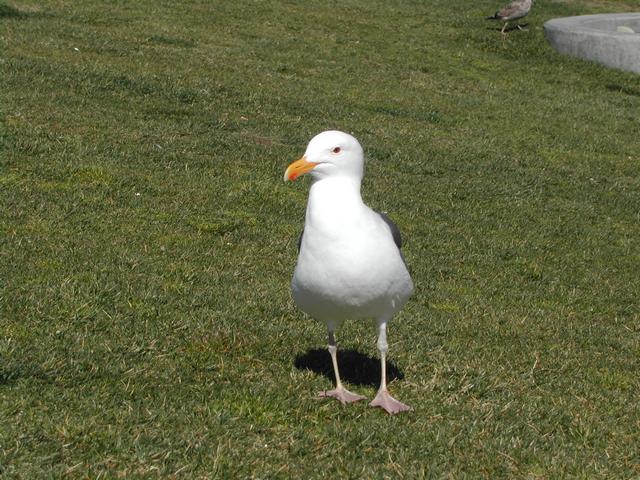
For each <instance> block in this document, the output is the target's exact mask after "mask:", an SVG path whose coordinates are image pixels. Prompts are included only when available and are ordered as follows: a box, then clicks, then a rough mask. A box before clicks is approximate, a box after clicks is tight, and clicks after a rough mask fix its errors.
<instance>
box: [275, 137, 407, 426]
mask: <svg viewBox="0 0 640 480" xmlns="http://www.w3.org/2000/svg"><path fill="white" fill-rule="evenodd" d="M306 173H309V174H310V175H311V177H312V184H311V188H310V190H309V200H308V202H307V210H306V215H305V223H304V231H303V232H302V236H301V238H300V241H299V248H298V262H297V264H296V268H295V271H294V273H293V279H292V280H291V292H292V296H293V300H294V302H295V304H296V305H297V306H298V308H300V309H301V310H302V311H304V312H306V313H307V314H309V315H310V316H312V317H314V318H315V319H316V320H319V321H322V322H324V323H325V324H326V325H327V334H328V343H329V346H328V350H329V353H330V355H331V362H332V364H333V371H334V374H335V380H336V388H335V389H333V390H328V391H323V392H320V393H319V394H318V395H319V396H320V397H332V398H335V399H337V400H339V401H340V402H341V403H342V404H347V403H351V402H356V401H358V400H362V399H364V398H365V397H363V396H362V395H358V394H355V393H352V392H350V391H348V390H347V389H346V388H345V387H344V385H343V384H342V382H341V380H340V373H339V371H338V360H337V345H336V337H335V332H336V329H337V328H338V327H339V326H340V325H341V324H342V322H344V321H345V320H348V319H353V320H358V319H371V320H374V321H375V324H376V325H377V332H378V342H377V347H378V351H379V352H380V362H381V369H382V374H381V378H380V387H379V389H378V393H377V394H376V396H375V398H374V399H373V401H372V402H371V403H370V404H369V405H370V406H372V407H380V408H383V409H384V410H386V411H387V412H388V413H390V414H395V413H398V412H402V411H406V410H411V407H409V406H408V405H405V404H404V403H402V402H400V401H398V400H396V399H395V398H393V397H392V396H391V395H390V394H389V391H388V390H387V375H386V355H387V352H388V350H389V346H388V344H387V324H388V323H389V321H390V320H391V319H392V318H393V316H394V315H395V314H396V313H397V312H398V311H399V310H400V309H401V308H402V306H403V305H404V304H405V303H406V302H407V300H408V299H409V297H410V296H411V294H412V292H413V282H412V281H411V276H410V275H409V271H408V270H407V266H406V264H405V261H404V257H403V256H402V253H401V252H400V247H401V245H402V241H401V238H400V232H399V230H398V227H396V225H395V224H394V223H393V222H392V221H391V220H390V219H389V217H387V216H386V215H385V214H383V213H379V212H376V211H375V210H372V209H371V208H369V207H368V206H367V205H365V204H364V202H363V201H362V197H361V195H360V185H361V183H362V177H363V174H364V155H363V152H362V147H361V146H360V143H358V140H356V139H355V138H354V137H352V136H351V135H349V134H346V133H343V132H339V131H335V130H331V131H326V132H322V133H320V134H318V135H316V136H315V137H313V138H312V139H311V141H310V142H309V145H308V146H307V149H306V152H305V154H304V155H303V156H302V158H300V159H299V160H297V161H295V162H293V163H292V164H291V165H289V167H288V168H287V170H286V172H285V174H284V180H285V182H286V181H287V180H295V179H296V178H298V177H299V176H301V175H304V174H306Z"/></svg>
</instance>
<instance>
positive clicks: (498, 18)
mask: <svg viewBox="0 0 640 480" xmlns="http://www.w3.org/2000/svg"><path fill="white" fill-rule="evenodd" d="M498 13H499V12H496V13H494V14H493V16H492V17H487V18H486V19H487V20H500V16H499V15H498Z"/></svg>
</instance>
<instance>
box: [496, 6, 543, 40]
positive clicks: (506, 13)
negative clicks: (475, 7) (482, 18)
mask: <svg viewBox="0 0 640 480" xmlns="http://www.w3.org/2000/svg"><path fill="white" fill-rule="evenodd" d="M532 3H533V0H515V1H514V2H511V3H510V4H509V5H507V6H506V7H503V8H502V9H501V10H498V11H497V12H496V13H495V15H493V16H492V17H487V20H500V21H501V22H504V25H503V26H502V30H501V31H500V33H502V34H503V35H504V34H505V33H504V30H505V28H507V25H508V24H509V22H511V21H513V20H518V19H519V18H523V17H526V16H527V14H528V13H529V10H531V4H532ZM516 26H517V27H518V28H519V29H520V30H522V27H521V26H520V25H517V24H516Z"/></svg>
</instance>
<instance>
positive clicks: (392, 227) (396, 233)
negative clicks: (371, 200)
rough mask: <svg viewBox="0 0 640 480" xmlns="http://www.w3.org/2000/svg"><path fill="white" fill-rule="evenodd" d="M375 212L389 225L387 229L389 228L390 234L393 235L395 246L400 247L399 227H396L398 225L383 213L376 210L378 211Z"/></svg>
mask: <svg viewBox="0 0 640 480" xmlns="http://www.w3.org/2000/svg"><path fill="white" fill-rule="evenodd" d="M376 213H377V214H378V215H380V218H382V220H384V223H386V224H387V225H388V226H389V229H390V230H391V235H393V241H394V242H395V243H396V246H397V247H398V249H400V248H402V236H401V235H400V229H399V228H398V226H397V225H396V224H395V223H393V220H391V219H390V218H389V217H388V216H387V215H386V214H385V213H382V212H378V211H376Z"/></svg>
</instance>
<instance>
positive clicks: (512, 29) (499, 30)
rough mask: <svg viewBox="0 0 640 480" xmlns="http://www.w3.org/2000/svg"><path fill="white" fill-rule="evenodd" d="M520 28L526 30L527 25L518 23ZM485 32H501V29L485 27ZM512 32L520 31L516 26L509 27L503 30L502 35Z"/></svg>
mask: <svg viewBox="0 0 640 480" xmlns="http://www.w3.org/2000/svg"><path fill="white" fill-rule="evenodd" d="M519 25H520V28H527V27H528V26H529V24H528V23H520V24H519ZM487 30H492V31H494V32H501V31H502V27H497V28H496V27H487ZM514 30H520V29H519V28H518V25H509V26H508V27H507V28H505V29H504V33H509V32H513V31H514Z"/></svg>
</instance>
